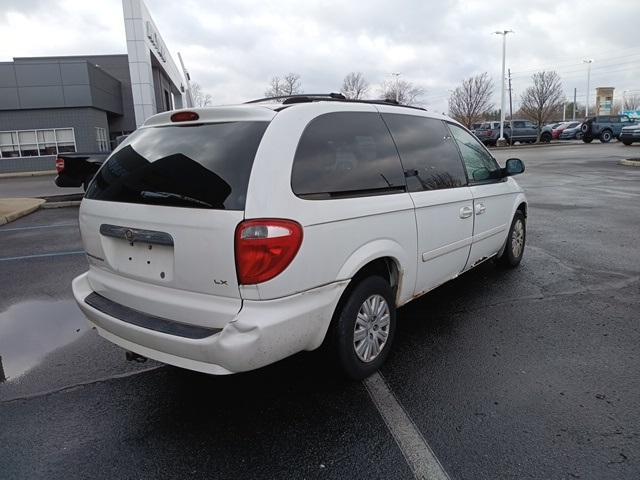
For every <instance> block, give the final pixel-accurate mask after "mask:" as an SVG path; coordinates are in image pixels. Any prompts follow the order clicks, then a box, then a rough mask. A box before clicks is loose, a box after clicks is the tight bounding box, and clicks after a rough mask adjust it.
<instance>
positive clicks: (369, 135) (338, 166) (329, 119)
mask: <svg viewBox="0 0 640 480" xmlns="http://www.w3.org/2000/svg"><path fill="white" fill-rule="evenodd" d="M291 187H292V189H293V192H294V193H295V194H296V195H298V196H301V197H303V198H309V199H323V198H334V197H341V196H362V195H377V194H386V193H395V192H400V191H405V190H406V185H405V182H404V172H403V170H402V165H401V163H400V158H399V157H398V152H397V151H396V148H395V146H394V144H393V140H392V139H391V135H390V134H389V130H388V129H387V127H386V126H385V124H384V123H383V122H382V119H381V118H380V115H379V114H377V113H367V112H335V113H327V114H325V115H321V116H319V117H317V118H315V119H313V120H312V121H311V122H310V123H309V125H307V128H306V129H305V130H304V132H303V133H302V137H301V138H300V143H299V144H298V149H297V151H296V155H295V158H294V161H293V169H292V172H291Z"/></svg>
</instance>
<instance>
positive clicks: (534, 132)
mask: <svg viewBox="0 0 640 480" xmlns="http://www.w3.org/2000/svg"><path fill="white" fill-rule="evenodd" d="M511 124H513V132H512V131H511ZM474 133H475V134H476V136H477V137H478V138H479V139H480V141H481V142H482V143H484V144H485V145H495V144H496V143H497V141H498V139H499V138H500V122H485V123H483V124H482V125H481V126H480V128H479V129H477V130H475V132H474ZM504 139H505V140H506V141H507V143H513V142H520V143H533V142H535V141H536V140H537V139H538V128H537V127H536V126H535V125H534V124H533V123H531V122H530V121H529V120H512V121H511V120H507V121H505V122H504Z"/></svg>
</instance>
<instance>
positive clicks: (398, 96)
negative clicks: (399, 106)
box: [391, 72, 401, 103]
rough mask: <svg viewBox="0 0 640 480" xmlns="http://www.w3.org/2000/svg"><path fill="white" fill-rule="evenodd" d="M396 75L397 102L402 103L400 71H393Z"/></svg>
mask: <svg viewBox="0 0 640 480" xmlns="http://www.w3.org/2000/svg"><path fill="white" fill-rule="evenodd" d="M391 75H393V76H394V77H396V103H400V75H401V74H400V72H397V73H392V74H391Z"/></svg>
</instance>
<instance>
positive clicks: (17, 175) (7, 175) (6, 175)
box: [0, 170, 58, 178]
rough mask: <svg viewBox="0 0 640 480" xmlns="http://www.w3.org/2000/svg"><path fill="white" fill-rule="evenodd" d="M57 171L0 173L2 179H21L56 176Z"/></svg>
mask: <svg viewBox="0 0 640 480" xmlns="http://www.w3.org/2000/svg"><path fill="white" fill-rule="evenodd" d="M57 173H58V172H56V171H55V170H43V171H40V172H12V173H0V178H20V177H44V176H48V175H56V174H57Z"/></svg>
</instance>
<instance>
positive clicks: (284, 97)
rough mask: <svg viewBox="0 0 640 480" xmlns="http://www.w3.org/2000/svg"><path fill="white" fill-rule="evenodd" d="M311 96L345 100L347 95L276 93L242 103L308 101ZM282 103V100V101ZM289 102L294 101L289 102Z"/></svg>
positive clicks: (310, 99)
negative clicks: (275, 94) (273, 95)
mask: <svg viewBox="0 0 640 480" xmlns="http://www.w3.org/2000/svg"><path fill="white" fill-rule="evenodd" d="M312 98H333V99H335V100H346V99H347V97H345V96H344V95H342V94H341V93H304V94H300V95H298V94H292V95H278V96H275V97H264V98H258V99H257V100H250V101H248V102H244V103H261V102H266V101H268V100H285V101H286V100H289V99H299V102H298V103H303V102H310V101H312ZM283 103H284V102H283ZM290 103H296V102H295V101H294V102H290Z"/></svg>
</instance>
